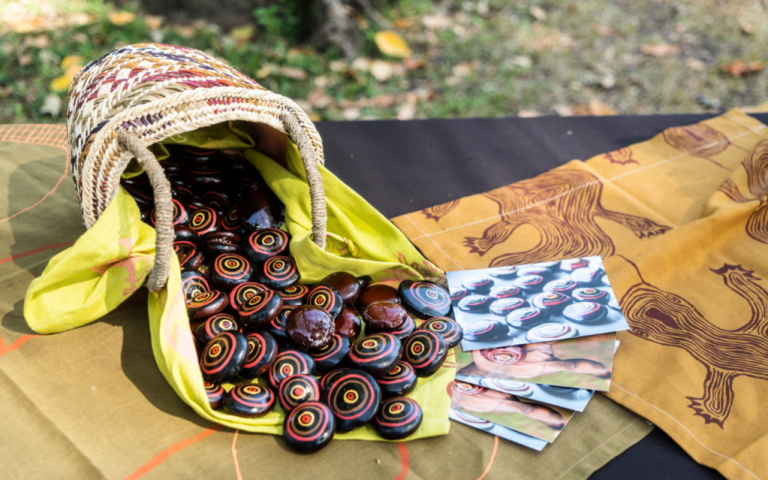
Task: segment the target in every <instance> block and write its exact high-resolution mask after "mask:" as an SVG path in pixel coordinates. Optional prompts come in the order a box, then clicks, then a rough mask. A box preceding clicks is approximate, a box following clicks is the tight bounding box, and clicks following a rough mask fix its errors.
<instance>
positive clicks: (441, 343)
mask: <svg viewBox="0 0 768 480" xmlns="http://www.w3.org/2000/svg"><path fill="white" fill-rule="evenodd" d="M403 350H404V351H403V360H405V361H406V362H408V363H410V364H411V366H412V367H413V369H414V371H415V372H416V375H417V376H419V377H428V376H430V375H432V374H434V373H435V372H436V371H437V369H439V368H440V367H441V366H442V365H443V362H445V357H446V356H447V354H448V349H447V348H446V344H445V340H443V337H441V336H440V335H438V334H436V333H435V332H433V331H431V330H416V331H415V332H414V333H413V334H412V335H411V336H410V337H408V340H406V341H405V347H404V349H403Z"/></svg>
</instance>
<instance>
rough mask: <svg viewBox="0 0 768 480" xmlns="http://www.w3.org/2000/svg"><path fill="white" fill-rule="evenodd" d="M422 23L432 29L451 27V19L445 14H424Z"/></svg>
mask: <svg viewBox="0 0 768 480" xmlns="http://www.w3.org/2000/svg"><path fill="white" fill-rule="evenodd" d="M421 23H423V24H424V26H425V27H427V28H428V29H430V30H445V29H446V28H450V26H451V19H450V18H448V17H445V16H443V15H424V18H422V19H421Z"/></svg>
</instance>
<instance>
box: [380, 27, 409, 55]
mask: <svg viewBox="0 0 768 480" xmlns="http://www.w3.org/2000/svg"><path fill="white" fill-rule="evenodd" d="M373 40H374V41H375V42H376V46H377V47H379V50H380V51H381V53H383V54H385V55H389V56H391V57H398V58H407V57H410V56H411V49H410V48H408V44H407V43H406V41H405V40H404V39H403V37H401V36H400V34H399V33H397V32H394V31H392V30H383V31H381V32H377V33H376V35H375V36H374V37H373Z"/></svg>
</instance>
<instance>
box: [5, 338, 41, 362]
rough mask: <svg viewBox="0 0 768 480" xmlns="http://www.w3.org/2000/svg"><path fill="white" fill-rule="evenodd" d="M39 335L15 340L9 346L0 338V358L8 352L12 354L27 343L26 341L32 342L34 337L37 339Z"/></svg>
mask: <svg viewBox="0 0 768 480" xmlns="http://www.w3.org/2000/svg"><path fill="white" fill-rule="evenodd" d="M39 336H40V335H24V336H22V337H19V338H17V339H16V341H15V342H13V343H12V344H10V345H6V344H5V342H4V341H3V339H2V338H0V357H2V356H3V355H5V354H6V353H8V352H12V351H14V350H16V349H17V348H19V347H20V346H22V345H24V344H25V343H27V341H28V340H32V339H33V338H35V337H39Z"/></svg>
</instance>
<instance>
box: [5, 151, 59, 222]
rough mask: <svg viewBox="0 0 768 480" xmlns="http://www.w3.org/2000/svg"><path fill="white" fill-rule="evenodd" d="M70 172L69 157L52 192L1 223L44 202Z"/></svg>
mask: <svg viewBox="0 0 768 480" xmlns="http://www.w3.org/2000/svg"><path fill="white" fill-rule="evenodd" d="M68 173H69V159H68V158H67V159H65V163H64V175H62V176H61V178H59V181H58V182H56V185H54V186H53V190H51V191H50V192H48V193H46V194H45V195H44V196H43V198H41V199H40V200H38V201H37V203H35V204H34V205H30V206H28V207H27V208H25V209H23V210H21V211H19V212H16V213H14V214H13V215H11V216H10V217H8V218H4V219H2V220H0V223H3V222H7V221H8V220H10V219H12V218H13V217H16V216H18V215H21V214H22V213H24V212H26V211H27V210H29V209H32V208H34V207H36V206H38V205H40V204H41V203H43V201H44V200H45V199H46V198H48V197H49V196H50V195H51V194H52V193H53V192H55V191H56V189H57V188H59V185H61V181H62V180H64V177H66V176H67V174H68Z"/></svg>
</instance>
